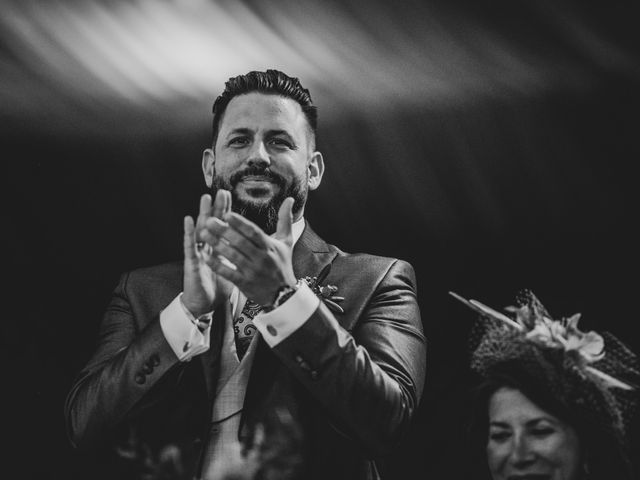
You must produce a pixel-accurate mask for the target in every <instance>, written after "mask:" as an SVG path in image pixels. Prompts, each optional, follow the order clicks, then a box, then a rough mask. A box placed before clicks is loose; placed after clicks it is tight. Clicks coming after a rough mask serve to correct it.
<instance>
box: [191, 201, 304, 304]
mask: <svg viewBox="0 0 640 480" xmlns="http://www.w3.org/2000/svg"><path fill="white" fill-rule="evenodd" d="M292 207H293V199H292V198H291V197H288V198H286V199H285V200H284V201H283V202H282V205H281V206H280V210H279V212H278V227H277V229H276V233H275V234H274V235H273V236H269V235H267V234H266V233H264V232H263V231H262V229H260V228H259V227H258V226H257V225H256V224H254V223H253V222H251V221H249V220H247V219H246V218H244V217H243V216H241V215H238V214H237V213H233V212H227V213H225V214H224V215H223V216H222V219H220V218H219V217H217V216H211V217H209V218H207V219H206V220H205V223H204V225H205V228H203V230H202V239H203V240H204V241H205V242H207V244H208V245H210V247H211V255H210V256H209V257H208V260H207V263H208V264H209V266H210V267H211V269H212V270H213V271H214V272H215V273H216V274H218V275H219V276H221V277H223V278H225V279H227V280H228V281H230V282H231V283H233V284H234V285H236V286H237V287H238V288H239V289H240V290H241V291H242V293H244V294H245V295H246V296H247V298H250V299H251V300H253V301H254V302H257V303H259V304H261V305H270V304H271V303H272V302H273V300H274V298H275V296H276V293H277V292H278V289H279V288H280V287H281V286H283V285H291V286H293V285H294V284H295V283H296V278H295V275H294V273H293V264H292V252H293V234H292V231H291V225H292V223H293V214H292V211H291V210H292ZM220 257H224V259H226V260H228V261H229V262H231V264H233V265H229V262H225V261H224V260H222V259H221V258H220Z"/></svg>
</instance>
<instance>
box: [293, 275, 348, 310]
mask: <svg viewBox="0 0 640 480" xmlns="http://www.w3.org/2000/svg"><path fill="white" fill-rule="evenodd" d="M329 270H331V264H330V263H329V264H327V266H325V267H324V268H323V269H322V270H321V271H320V273H319V274H318V276H317V277H308V276H307V277H304V278H302V280H303V281H304V282H305V283H306V284H307V285H308V286H309V288H310V289H311V291H312V292H313V293H315V294H316V295H317V296H318V298H320V300H322V301H323V302H324V304H325V305H326V306H327V308H328V309H329V310H331V311H332V312H334V313H344V309H343V308H342V307H341V306H340V305H339V304H340V303H341V302H342V301H344V297H340V296H338V295H336V293H337V292H338V287H337V286H335V285H329V284H327V285H322V282H323V281H324V279H325V278H327V275H329Z"/></svg>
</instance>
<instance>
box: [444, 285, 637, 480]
mask: <svg viewBox="0 0 640 480" xmlns="http://www.w3.org/2000/svg"><path fill="white" fill-rule="evenodd" d="M452 295H453V296H454V297H455V298H457V299H458V300H460V301H461V302H463V303H464V304H466V305H467V306H469V307H470V308H472V309H474V310H476V311H477V312H479V313H480V314H481V319H480V321H479V322H478V323H477V324H476V325H475V326H474V329H473V330H472V335H471V349H472V356H471V367H472V369H473V371H474V372H476V373H477V374H478V375H479V377H480V379H481V381H480V385H479V387H478V389H477V392H476V396H475V397H474V405H473V407H474V416H473V420H472V422H471V425H472V426H471V440H472V444H471V449H472V452H473V456H474V458H473V460H474V461H473V462H472V465H474V467H473V468H474V469H475V470H474V471H473V472H470V478H471V476H472V478H478V473H479V470H478V469H479V468H480V469H482V471H484V473H485V475H486V476H487V477H489V478H492V479H493V480H506V479H509V480H512V479H534V478H535V479H538V478H539V479H546V480H584V479H589V480H599V479H605V478H606V479H616V480H617V479H632V478H634V477H633V473H632V467H631V457H630V452H629V443H628V427H629V425H630V420H631V416H632V414H633V413H634V410H635V408H636V407H637V406H638V404H639V393H638V392H639V391H638V388H637V387H638V385H640V381H639V380H640V373H639V370H640V368H639V365H638V359H637V357H636V356H635V355H634V354H633V353H632V352H631V351H630V350H629V349H628V348H627V347H626V346H625V345H624V344H622V343H621V342H620V341H619V340H617V339H616V338H615V337H614V336H613V335H611V334H608V333H603V334H602V335H600V334H598V333H595V332H588V333H585V332H582V331H580V330H578V328H577V323H578V320H579V318H580V315H579V314H576V315H573V316H572V317H570V318H562V319H560V320H553V319H552V317H551V316H550V315H549V313H548V312H547V311H546V309H545V308H544V307H543V306H542V304H541V303H540V302H539V300H538V299H537V298H536V297H535V296H534V295H533V294H532V293H531V292H524V293H523V294H521V295H520V297H519V298H518V302H517V306H514V307H507V309H506V311H507V312H508V314H509V315H504V314H502V313H500V312H497V311H495V310H493V309H491V308H489V307H487V306H486V305H483V304H482V303H480V302H477V301H475V300H465V299H463V298H461V297H459V296H458V295H456V294H454V293H452Z"/></svg>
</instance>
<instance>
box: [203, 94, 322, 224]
mask: <svg viewBox="0 0 640 480" xmlns="http://www.w3.org/2000/svg"><path fill="white" fill-rule="evenodd" d="M313 149H314V144H313V137H312V134H311V132H310V129H309V125H308V123H307V119H306V117H305V115H304V113H303V112H302V108H301V107H300V105H299V104H298V103H297V102H296V101H294V100H292V99H290V98H285V97H281V96H279V95H271V94H263V93H257V92H252V93H248V94H244V95H240V96H237V97H235V98H233V99H232V100H231V101H230V102H229V105H227V109H226V111H225V113H224V116H223V118H222V121H221V122H220V130H219V132H218V138H217V141H216V144H215V145H214V150H213V151H212V150H209V149H207V150H205V152H204V156H203V164H202V166H203V171H204V175H205V180H206V182H207V185H208V186H210V187H212V188H213V189H214V190H216V189H219V188H224V189H226V190H230V191H231V194H232V208H233V210H234V211H236V212H238V213H240V214H242V215H244V216H245V217H247V218H249V219H250V220H252V221H253V222H255V223H257V224H258V226H260V227H261V228H262V229H263V230H264V231H265V232H267V233H273V232H274V231H275V228H276V225H277V218H278V210H279V208H280V205H281V204H282V202H283V201H284V199H285V198H287V197H289V196H290V197H293V199H294V201H295V203H294V207H293V213H294V218H295V219H298V218H299V217H300V216H301V215H302V213H303V210H304V204H305V202H306V199H307V194H308V191H309V190H314V189H315V188H317V187H318V185H319V184H320V180H321V179H322V173H323V170H324V165H323V162H322V155H321V154H320V153H319V152H315V151H314V150H313ZM214 193H215V192H214Z"/></svg>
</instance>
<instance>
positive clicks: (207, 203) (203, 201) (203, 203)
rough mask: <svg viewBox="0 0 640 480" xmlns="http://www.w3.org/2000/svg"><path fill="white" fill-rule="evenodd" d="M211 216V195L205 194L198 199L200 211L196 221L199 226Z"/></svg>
mask: <svg viewBox="0 0 640 480" xmlns="http://www.w3.org/2000/svg"><path fill="white" fill-rule="evenodd" d="M210 215H211V195H209V194H208V193H205V194H204V195H202V196H201V197H200V210H199V212H198V221H197V223H198V224H200V223H202V222H204V220H206V219H207V218H209V216H210Z"/></svg>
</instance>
